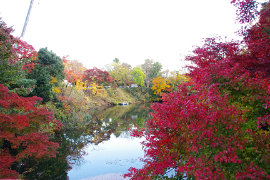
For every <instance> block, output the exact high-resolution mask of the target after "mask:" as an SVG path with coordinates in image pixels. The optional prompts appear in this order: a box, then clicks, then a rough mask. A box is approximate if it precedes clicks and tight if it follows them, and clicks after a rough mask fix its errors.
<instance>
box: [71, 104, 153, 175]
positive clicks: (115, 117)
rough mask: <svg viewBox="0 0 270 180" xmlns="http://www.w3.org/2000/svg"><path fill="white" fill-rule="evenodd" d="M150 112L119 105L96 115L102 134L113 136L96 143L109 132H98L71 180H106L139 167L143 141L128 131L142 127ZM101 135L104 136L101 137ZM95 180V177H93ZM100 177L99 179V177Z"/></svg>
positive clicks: (146, 109)
mask: <svg viewBox="0 0 270 180" xmlns="http://www.w3.org/2000/svg"><path fill="white" fill-rule="evenodd" d="M148 113H149V109H148V108H146V107H144V106H131V105H130V106H116V107H111V108H108V109H105V110H102V111H97V112H94V113H93V118H96V119H97V120H98V121H101V123H102V124H101V132H103V131H105V132H108V133H110V135H109V136H108V138H107V139H105V140H104V141H102V142H100V143H96V144H95V143H93V142H94V141H95V140H97V142H98V138H100V137H101V138H102V137H103V136H104V134H105V135H106V133H104V134H103V133H97V134H96V136H94V137H92V139H93V141H92V142H91V143H88V144H87V145H86V146H84V152H85V155H83V156H82V157H81V158H80V160H79V163H77V164H76V163H75V164H74V165H72V169H71V170H70V171H69V172H68V177H69V178H70V179H72V180H73V179H74V180H77V179H78V180H79V179H104V178H105V179H106V178H108V179H109V177H110V176H111V177H114V178H116V177H118V178H117V179H121V176H120V175H121V174H124V173H127V172H128V169H129V168H130V167H136V168H140V167H142V165H143V164H142V162H141V161H140V160H139V159H140V158H142V157H143V155H144V153H143V150H142V146H141V144H140V142H141V141H143V139H141V138H134V137H131V136H130V133H129V131H128V129H130V128H131V129H132V128H134V126H140V127H143V126H144V124H145V121H146V119H147V118H148ZM101 134H102V135H101ZM94 177H95V178H94ZM98 177H100V178H98Z"/></svg>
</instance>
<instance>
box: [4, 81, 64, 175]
mask: <svg viewBox="0 0 270 180" xmlns="http://www.w3.org/2000/svg"><path fill="white" fill-rule="evenodd" d="M41 100H42V99H41V98H39V97H35V96H34V97H27V98H25V97H20V96H18V95H17V94H15V93H9V90H8V88H6V87H4V86H3V85H2V84H0V178H16V177H17V176H18V173H17V172H16V171H14V170H12V169H11V168H10V167H11V165H12V164H13V163H14V162H20V161H21V160H22V159H24V158H28V157H32V156H33V157H36V158H41V157H44V156H52V157H53V156H55V153H56V149H57V148H58V147H59V145H58V144H57V143H54V142H51V141H49V136H50V134H52V133H53V130H56V129H59V128H60V126H61V124H60V123H59V122H58V121H56V120H55V119H54V117H53V115H52V113H51V112H49V111H48V110H47V109H46V108H45V107H43V108H38V107H37V106H36V103H37V101H41Z"/></svg>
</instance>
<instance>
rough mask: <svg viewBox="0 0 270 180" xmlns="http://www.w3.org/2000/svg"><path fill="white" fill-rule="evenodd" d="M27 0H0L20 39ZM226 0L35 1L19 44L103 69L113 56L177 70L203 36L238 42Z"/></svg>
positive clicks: (4, 16) (1, 12)
mask: <svg viewBox="0 0 270 180" xmlns="http://www.w3.org/2000/svg"><path fill="white" fill-rule="evenodd" d="M29 4H30V0H0V17H2V19H3V20H4V21H5V22H6V23H7V25H8V26H13V28H14V29H15V32H14V35H15V36H20V34H21V31H22V28H23V24H24V21H25V17H26V14H27V11H28V8H29ZM238 29H239V24H237V22H236V20H235V7H234V6H233V5H231V4H230V0H192V1H189V0H185V1H183V0H35V1H34V4H33V7H32V11H31V15H30V19H29V22H28V26H27V29H26V32H25V35H24V38H23V40H25V41H27V42H28V43H29V44H31V45H33V46H34V47H35V49H36V50H38V49H39V48H41V47H48V49H49V50H52V51H54V52H55V53H56V54H57V55H59V56H60V57H62V56H65V55H69V59H71V60H78V61H80V62H82V63H83V64H84V65H85V66H86V67H87V68H92V67H94V66H96V67H98V68H104V67H105V65H106V64H110V63H111V62H112V60H113V59H114V58H116V57H117V58H118V59H120V61H121V62H127V63H129V64H131V65H132V66H133V67H134V66H136V65H140V64H142V63H143V62H144V60H145V59H153V60H154V61H159V62H160V63H161V64H162V65H163V69H166V68H169V69H170V70H179V69H181V68H182V67H183V66H184V65H185V62H184V61H183V59H184V56H185V55H188V54H190V53H191V51H192V50H193V49H194V46H196V45H200V44H201V42H202V40H203V38H207V37H213V36H216V35H219V36H221V37H225V36H227V37H228V39H230V38H236V34H235V32H236V31H237V30H238Z"/></svg>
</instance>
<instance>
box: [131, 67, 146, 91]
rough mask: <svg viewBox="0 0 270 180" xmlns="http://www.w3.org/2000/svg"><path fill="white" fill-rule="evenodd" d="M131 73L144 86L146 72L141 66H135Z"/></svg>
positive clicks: (135, 80) (134, 79) (136, 81)
mask: <svg viewBox="0 0 270 180" xmlns="http://www.w3.org/2000/svg"><path fill="white" fill-rule="evenodd" d="M130 74H131V76H132V78H133V81H134V82H135V83H136V84H138V85H140V86H141V87H143V86H144V78H145V74H144V73H143V71H142V69H141V68H140V67H134V68H133V69H132V71H131V73H130Z"/></svg>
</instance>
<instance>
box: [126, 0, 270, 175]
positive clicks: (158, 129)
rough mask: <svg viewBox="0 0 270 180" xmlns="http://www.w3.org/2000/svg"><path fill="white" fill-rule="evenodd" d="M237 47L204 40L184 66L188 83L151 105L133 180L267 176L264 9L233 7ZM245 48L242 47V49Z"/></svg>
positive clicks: (269, 112) (268, 46) (268, 78)
mask: <svg viewBox="0 0 270 180" xmlns="http://www.w3.org/2000/svg"><path fill="white" fill-rule="evenodd" d="M232 3H234V4H236V5H237V6H238V7H239V10H238V12H237V13H238V14H239V21H240V22H242V23H244V22H250V21H251V20H252V19H254V18H255V17H256V16H255V15H256V14H259V15H260V16H259V17H260V18H259V20H258V22H257V23H256V24H255V25H253V26H252V27H250V28H246V29H243V30H242V34H243V35H244V40H243V42H241V43H239V42H221V41H219V40H218V39H217V38H209V39H206V41H205V44H204V45H203V46H202V47H198V48H196V49H195V50H194V52H193V53H194V55H192V56H188V57H186V60H188V61H191V62H193V63H194V64H195V65H194V66H192V67H190V73H189V76H190V77H191V80H190V81H188V82H187V83H182V84H180V86H179V87H178V91H175V92H171V93H168V94H166V95H164V96H163V103H162V104H154V105H153V106H152V108H153V110H154V112H153V113H152V119H150V120H149V121H148V123H147V127H146V130H145V131H138V130H136V131H134V132H133V135H134V136H144V137H145V138H146V140H145V141H144V142H143V145H144V150H145V153H146V155H145V158H144V162H145V165H144V166H143V168H142V169H136V168H130V172H129V173H128V174H126V176H129V177H132V179H155V178H158V177H164V176H166V175H168V176H173V177H175V178H176V179H181V178H183V177H188V178H193V179H269V178H270V132H269V131H270V74H269V72H270V69H269V68H270V64H269V63H270V31H269V29H270V28H269V27H270V24H269V23H270V3H269V2H268V3H266V4H264V6H263V9H262V11H261V12H260V13H258V12H257V11H256V10H255V7H256V2H255V1H252V0H238V1H233V2H232ZM243 44H244V45H245V46H244V48H243Z"/></svg>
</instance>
